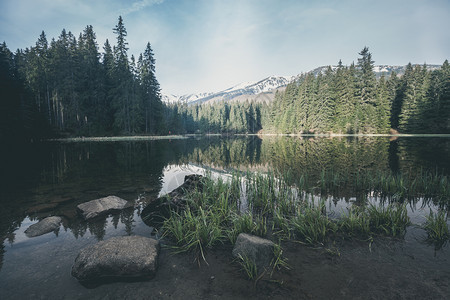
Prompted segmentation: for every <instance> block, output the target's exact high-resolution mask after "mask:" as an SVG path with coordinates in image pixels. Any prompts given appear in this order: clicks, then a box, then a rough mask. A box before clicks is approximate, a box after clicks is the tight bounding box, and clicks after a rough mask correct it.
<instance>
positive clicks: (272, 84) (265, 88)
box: [162, 65, 440, 104]
mask: <svg viewBox="0 0 450 300" xmlns="http://www.w3.org/2000/svg"><path fill="white" fill-rule="evenodd" d="M328 67H329V66H322V67H318V68H315V69H314V70H311V71H309V72H308V73H313V74H314V75H316V76H317V75H318V74H319V73H322V74H323V73H325V71H326V70H327V69H328ZM330 67H331V69H332V70H335V69H336V68H337V66H330ZM438 68H440V65H427V69H428V70H436V69H438ZM405 69H406V66H391V65H377V66H374V72H375V75H376V76H377V78H379V77H381V76H382V75H383V74H384V75H385V76H389V75H390V74H391V73H392V72H395V73H396V74H398V75H403V74H404V73H405ZM301 75H302V74H298V75H296V76H269V77H267V78H264V79H262V80H260V81H253V82H243V83H240V84H238V85H235V86H233V87H230V88H228V89H226V90H223V91H219V92H209V93H198V94H185V95H181V96H180V95H173V94H170V95H167V94H163V95H162V100H163V102H165V103H186V104H202V103H207V102H210V103H211V102H216V101H246V100H249V101H257V102H270V101H272V100H273V99H274V97H275V93H276V91H277V90H283V89H284V88H285V87H286V86H287V85H288V84H289V83H290V82H292V81H294V80H296V79H298V78H299V77H300V76H301Z"/></svg>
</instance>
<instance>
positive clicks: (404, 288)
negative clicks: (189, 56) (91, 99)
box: [0, 136, 450, 299]
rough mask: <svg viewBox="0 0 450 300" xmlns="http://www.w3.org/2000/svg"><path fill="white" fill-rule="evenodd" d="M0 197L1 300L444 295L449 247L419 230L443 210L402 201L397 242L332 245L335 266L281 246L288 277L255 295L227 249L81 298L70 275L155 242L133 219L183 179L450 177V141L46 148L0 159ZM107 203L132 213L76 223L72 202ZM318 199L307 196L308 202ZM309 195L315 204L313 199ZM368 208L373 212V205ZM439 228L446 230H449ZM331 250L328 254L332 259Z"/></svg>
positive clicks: (171, 259) (346, 196)
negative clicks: (49, 226) (83, 263)
mask: <svg viewBox="0 0 450 300" xmlns="http://www.w3.org/2000/svg"><path fill="white" fill-rule="evenodd" d="M2 151H3V152H2V153H3V155H2V160H1V162H2V170H1V176H2V183H1V185H2V186H1V190H0V204H1V210H0V237H1V239H2V245H1V246H0V287H1V288H0V299H31V298H33V299H36V298H38V299H82V298H83V299H86V298H88V299H123V298H127V299H149V298H156V299H159V298H161V299H165V298H186V299H188V298H204V299H210V298H230V297H234V298H293V297H295V298H374V299H379V298H380V299H381V298H400V299H401V298H417V297H422V298H423V297H425V298H434V299H440V298H442V299H445V298H446V297H448V295H450V247H449V246H448V243H446V244H444V245H443V246H442V247H439V248H436V247H434V246H433V245H430V244H428V243H426V242H425V239H426V232H425V231H424V230H423V229H422V228H421V227H420V226H421V225H423V223H424V222H425V220H426V219H425V216H426V215H427V214H428V213H429V212H430V210H432V211H437V210H438V209H439V208H440V209H444V210H446V211H447V212H448V211H449V209H450V206H449V205H448V203H450V199H440V200H439V201H435V199H432V198H431V199H426V197H425V198H418V199H403V200H402V201H405V202H406V203H407V209H408V214H409V216H410V219H411V222H412V224H411V225H410V226H408V228H407V232H406V234H405V236H404V237H403V238H400V239H391V238H382V237H380V238H376V239H375V241H373V242H372V243H371V244H370V246H369V243H368V242H367V241H359V240H354V241H339V242H337V244H336V245H333V247H335V249H336V253H338V255H336V253H335V254H334V255H330V254H329V253H327V251H324V250H320V249H319V250H318V249H314V248H313V247H307V246H304V245H300V244H296V243H287V244H286V245H285V255H286V257H287V258H288V263H289V264H290V266H291V269H290V270H287V271H285V272H284V273H281V274H280V275H279V277H278V279H277V280H274V282H260V283H258V288H257V289H255V288H254V285H253V283H252V282H250V281H248V280H246V279H245V277H244V276H243V275H242V273H241V272H240V270H239V268H238V267H237V266H236V265H235V264H234V263H233V262H232V259H231V255H229V253H230V251H231V246H230V245H224V246H223V247H221V248H220V249H217V250H213V251H210V253H208V263H209V265H206V264H203V265H202V266H201V267H200V268H199V267H198V265H197V264H196V263H194V262H193V259H192V257H191V256H190V255H189V254H183V255H172V254H171V253H170V251H169V249H167V248H163V249H162V251H161V256H160V268H159V271H158V273H157V275H156V277H155V278H154V279H152V280H150V281H144V282H139V281H138V282H116V283H111V284H106V285H101V286H98V287H96V288H86V287H84V286H82V285H81V284H79V283H78V281H77V280H76V279H75V278H73V277H72V276H71V275H70V271H71V266H72V264H73V262H74V260H75V257H76V256H77V254H78V252H79V251H80V249H82V248H84V247H86V246H87V245H91V244H94V243H96V242H97V241H99V240H104V239H108V238H110V237H114V236H123V235H142V236H153V237H157V236H158V232H157V230H156V229H155V228H152V227H149V226H147V225H146V224H145V223H144V222H143V221H142V219H141V217H140V213H141V211H142V209H143V207H145V205H146V204H147V203H149V202H151V201H152V200H153V199H155V198H157V197H158V196H159V195H163V194H165V193H167V192H170V191H171V190H172V189H174V188H176V187H177V186H179V185H180V184H181V183H182V182H183V178H184V176H185V175H187V174H192V173H204V172H209V173H210V174H212V175H213V176H215V177H223V178H227V177H229V176H230V174H233V173H241V174H244V173H245V172H256V171H259V172H263V173H266V172H268V171H270V170H279V171H280V172H284V173H289V178H292V180H293V184H295V182H296V179H298V178H300V177H301V176H303V175H304V174H308V181H309V182H310V183H311V184H315V182H317V181H318V180H319V179H320V176H322V174H323V172H324V170H325V171H328V170H333V171H334V172H336V173H339V174H340V175H339V176H341V177H342V178H353V177H351V176H354V175H355V174H357V173H358V172H360V171H370V172H386V171H389V172H393V173H396V174H397V173H398V174H401V173H408V174H423V173H438V174H443V175H447V176H448V175H450V137H432V138H430V137H400V138H396V139H394V138H392V137H391V138H390V137H336V138H314V137H275V136H264V137H257V136H241V137H234V138H226V137H219V136H210V137H201V138H197V137H188V138H186V139H173V140H170V139H164V140H148V141H146V140H139V141H120V142H117V141H116V142H108V141H102V142H87V141H86V142H77V143H75V142H48V143H43V144H35V145H32V146H27V147H21V148H19V149H12V150H10V149H8V146H5V147H4V149H2ZM108 195H117V196H119V197H122V198H124V199H126V200H129V201H135V203H136V207H135V208H134V209H133V208H131V209H127V210H124V211H122V212H120V213H118V214H113V215H111V216H107V217H103V218H98V219H95V220H93V221H83V220H81V218H80V217H79V216H78V215H77V213H76V206H77V205H78V204H80V203H83V202H86V201H90V200H93V199H97V198H100V197H105V196H108ZM316 196H317V195H316ZM319 196H320V197H324V198H326V201H327V206H328V208H329V210H330V212H332V213H335V214H339V213H341V212H342V211H343V210H345V209H346V208H348V207H349V206H351V205H352V203H355V202H358V201H365V200H367V198H368V196H367V195H359V194H356V193H354V192H353V189H352V185H351V184H349V185H346V186H345V187H342V188H340V189H338V190H336V191H334V192H329V193H325V194H324V193H322V195H319ZM319 196H318V197H319ZM372 201H378V200H377V198H374V199H372ZM50 215H58V216H62V217H63V224H62V226H61V228H60V230H59V231H58V232H57V233H49V234H45V235H42V236H39V237H35V238H28V237H27V236H26V235H25V234H24V231H25V230H26V229H27V228H28V227H29V226H30V225H31V224H34V223H36V222H37V221H38V220H40V219H42V218H44V217H46V216H50ZM447 223H449V221H448V219H447ZM333 249H334V248H333Z"/></svg>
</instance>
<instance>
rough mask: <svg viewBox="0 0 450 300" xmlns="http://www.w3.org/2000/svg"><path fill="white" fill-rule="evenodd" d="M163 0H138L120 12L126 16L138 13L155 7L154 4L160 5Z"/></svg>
mask: <svg viewBox="0 0 450 300" xmlns="http://www.w3.org/2000/svg"><path fill="white" fill-rule="evenodd" d="M163 2H164V0H140V1H136V2H134V3H133V4H132V5H131V6H130V7H128V8H125V9H122V10H121V11H120V14H121V15H128V14H131V13H134V12H137V11H140V10H142V9H144V8H146V7H149V6H152V5H155V4H161V3H163Z"/></svg>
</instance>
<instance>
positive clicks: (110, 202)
mask: <svg viewBox="0 0 450 300" xmlns="http://www.w3.org/2000/svg"><path fill="white" fill-rule="evenodd" d="M130 206H131V205H130V204H128V202H127V201H126V200H124V199H122V198H119V197H116V196H108V197H105V198H100V199H96V200H92V201H89V202H85V203H81V204H79V205H78V206H77V210H78V212H79V213H80V214H81V216H82V217H83V218H84V219H85V220H87V219H92V218H95V217H97V216H99V215H102V214H107V213H110V212H111V211H114V210H122V209H124V208H127V207H130Z"/></svg>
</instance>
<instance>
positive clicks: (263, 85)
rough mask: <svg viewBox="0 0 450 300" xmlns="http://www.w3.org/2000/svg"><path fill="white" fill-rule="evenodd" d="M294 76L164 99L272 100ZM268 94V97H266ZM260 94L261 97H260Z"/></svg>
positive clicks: (198, 101)
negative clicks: (278, 90)
mask: <svg viewBox="0 0 450 300" xmlns="http://www.w3.org/2000/svg"><path fill="white" fill-rule="evenodd" d="M293 79H294V77H286V76H270V77H267V78H264V79H263V80H260V81H253V82H244V83H240V84H238V85H235V86H233V87H231V88H228V89H226V90H223V91H220V92H215V93H199V94H189V95H182V96H177V95H163V99H162V100H163V101H164V102H166V103H173V102H181V103H187V104H196V103H199V104H200V103H205V102H215V101H230V100H233V101H239V100H243V101H245V100H246V99H249V100H255V99H256V98H258V99H259V100H261V101H266V100H267V101H270V100H271V99H273V96H272V94H273V95H274V93H275V90H277V89H279V88H283V87H285V86H286V85H288V83H289V82H291V81H292V80H293ZM264 95H266V97H264ZM258 96H259V97H258Z"/></svg>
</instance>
